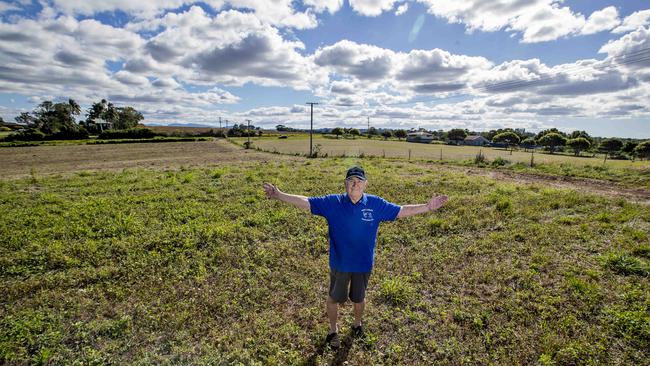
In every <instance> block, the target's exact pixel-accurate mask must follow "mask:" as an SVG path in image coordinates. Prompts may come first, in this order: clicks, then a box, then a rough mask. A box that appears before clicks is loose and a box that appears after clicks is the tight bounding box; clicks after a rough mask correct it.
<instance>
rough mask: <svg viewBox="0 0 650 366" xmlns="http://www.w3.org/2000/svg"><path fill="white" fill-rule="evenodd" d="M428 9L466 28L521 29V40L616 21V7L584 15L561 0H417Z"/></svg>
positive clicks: (589, 31) (548, 38) (558, 35)
mask: <svg viewBox="0 0 650 366" xmlns="http://www.w3.org/2000/svg"><path fill="white" fill-rule="evenodd" d="M419 1H420V2H422V3H424V4H426V5H427V6H428V8H429V10H428V11H429V13H431V14H433V15H435V16H437V17H440V18H444V19H446V20H447V21H448V22H450V23H463V24H465V26H466V27H467V30H468V31H469V32H473V31H476V30H480V31H486V32H494V31H499V30H506V31H514V32H517V33H521V35H522V42H524V43H537V42H547V41H553V40H556V39H558V38H562V37H569V36H575V35H578V34H592V33H595V32H599V31H602V30H608V29H611V28H613V27H615V26H616V25H617V24H618V21H619V20H618V14H617V11H616V8H614V7H611V6H610V7H607V8H604V9H601V10H598V11H595V12H594V13H592V15H591V16H590V17H589V19H588V20H585V17H584V15H582V14H580V13H575V12H573V11H572V10H571V9H570V8H569V7H566V6H565V7H563V6H561V4H562V1H561V0H530V1H520V0H497V1H481V0H456V1H436V0H419Z"/></svg>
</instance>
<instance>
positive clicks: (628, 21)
mask: <svg viewBox="0 0 650 366" xmlns="http://www.w3.org/2000/svg"><path fill="white" fill-rule="evenodd" d="M646 25H650V9H647V10H641V11H637V12H634V13H632V14H630V15H629V16H627V17H626V18H625V19H623V22H622V24H621V25H620V26H618V27H616V28H615V29H614V30H613V31H612V33H626V32H629V31H633V30H635V29H637V28H639V27H643V26H646Z"/></svg>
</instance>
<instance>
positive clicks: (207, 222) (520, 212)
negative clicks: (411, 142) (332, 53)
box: [0, 143, 650, 365]
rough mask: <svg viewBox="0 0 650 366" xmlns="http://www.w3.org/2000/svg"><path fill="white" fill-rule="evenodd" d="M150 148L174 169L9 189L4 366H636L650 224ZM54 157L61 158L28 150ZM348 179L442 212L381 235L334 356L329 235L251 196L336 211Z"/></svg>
mask: <svg viewBox="0 0 650 366" xmlns="http://www.w3.org/2000/svg"><path fill="white" fill-rule="evenodd" d="M196 144H206V143H196ZM144 145H146V144H144ZM151 145H156V146H147V148H150V149H161V150H160V152H159V154H158V156H164V157H165V159H168V160H166V162H165V164H160V165H156V166H154V168H155V169H150V168H148V164H149V162H150V161H152V160H153V159H151V160H146V163H142V164H141V165H137V164H136V165H130V164H125V165H126V167H128V169H118V167H114V166H112V165H108V166H105V165H101V164H99V165H97V166H90V168H89V166H88V165H83V166H84V167H85V168H84V170H79V168H76V167H75V165H74V164H73V165H65V164H64V163H63V162H60V163H56V164H60V166H61V167H67V170H66V173H65V174H56V173H54V174H49V173H48V174H47V175H43V174H40V173H39V172H38V170H37V171H32V172H31V174H27V175H22V174H20V173H19V172H14V174H13V175H11V177H7V176H6V175H3V177H4V178H3V179H2V180H0V213H1V214H0V215H1V217H0V237H1V240H0V278H1V282H0V302H1V304H2V307H1V308H0V319H1V320H0V361H1V363H4V364H31V363H33V364H45V363H50V364H68V363H74V362H76V363H79V364H142V365H144V364H238V363H240V364H264V365H266V364H280V365H285V364H342V363H343V362H345V361H347V362H348V363H349V364H355V365H362V364H443V365H445V364H448V365H457V364H481V365H484V364H495V365H517V364H542V365H580V364H624V365H641V364H647V360H648V358H649V357H650V353H649V351H648V350H649V349H650V283H649V280H648V279H649V277H648V275H649V271H650V267H649V261H650V242H649V238H648V232H649V231H650V209H649V208H648V206H646V205H638V204H633V203H630V202H628V201H626V200H624V199H621V198H612V197H609V196H598V195H591V194H583V193H578V192H576V191H573V190H567V189H560V190H557V189H551V188H548V187H546V186H543V185H539V184H532V185H529V184H517V183H506V182H503V181H499V180H495V179H491V178H489V177H484V176H471V175H467V174H464V173H463V172H456V171H454V170H450V169H447V168H446V167H445V166H443V165H440V166H436V165H435V164H424V163H422V162H407V161H398V160H397V161H396V160H386V159H370V158H365V159H358V158H336V159H309V160H305V159H302V158H290V157H283V156H281V155H271V154H262V153H259V152H254V151H253V152H250V151H243V150H239V149H236V147H234V146H233V145H228V144H221V145H220V144H217V145H216V146H215V147H211V148H210V149H217V151H218V153H217V152H213V153H211V154H210V156H212V159H210V160H207V159H206V160H202V159H204V158H205V157H201V158H197V159H195V160H185V158H183V159H178V160H173V159H171V158H169V157H168V155H170V156H171V155H174V156H175V155H178V154H179V153H180V152H181V151H182V149H181V150H178V151H172V152H167V151H166V150H164V151H163V149H168V148H170V147H167V146H164V145H165V144H151ZM182 146H186V148H191V146H189V145H187V144H185V145H182ZM197 146H198V145H197ZM225 146H233V147H231V148H228V147H225ZM134 147H135V146H133V145H122V146H115V147H104V146H103V147H102V148H112V149H113V150H110V151H113V152H114V154H116V155H119V154H120V153H123V152H121V151H122V149H125V148H134ZM55 148H57V149H71V148H72V147H66V146H61V147H41V149H55ZM80 148H91V146H82V147H80ZM92 148H95V147H94V146H92ZM20 149H37V148H20ZM44 151H47V152H49V153H52V151H54V150H44ZM84 151H86V150H84ZM106 151H109V150H101V154H107V152H106ZM151 151H153V150H151ZM210 151H212V150H210ZM67 153H70V150H68V151H67ZM139 154H140V155H138V156H140V157H142V156H146V155H148V154H149V153H143V152H141V153H139ZM154 155H155V154H154ZM102 156H103V158H105V159H110V156H108V155H102ZM188 158H189V156H188ZM24 159H28V157H25V158H24ZM123 159H126V158H123ZM124 161H127V160H124ZM128 161H134V162H137V159H134V160H128ZM355 163H361V164H362V165H364V166H365V167H366V168H367V169H366V170H367V172H368V174H369V177H370V180H371V181H370V187H369V193H373V194H378V195H381V196H384V197H386V198H387V199H389V200H392V201H394V202H396V203H399V204H406V203H419V202H424V201H425V200H426V199H427V198H428V197H429V196H430V195H431V194H432V193H433V192H438V193H444V194H447V195H449V196H450V197H451V200H450V202H449V204H448V205H447V206H446V207H445V208H444V209H443V210H442V211H441V212H438V213H434V214H429V215H425V216H416V217H412V218H408V219H405V220H398V221H397V222H395V223H386V224H383V226H382V227H381V229H380V234H379V239H378V245H377V263H376V267H375V269H374V272H373V275H372V278H371V280H370V289H369V295H368V296H369V304H368V307H367V313H366V324H367V329H368V335H367V337H366V338H365V339H364V340H353V339H352V338H351V337H350V336H349V326H350V324H351V321H352V319H351V307H350V306H349V305H348V306H346V308H345V309H344V310H343V312H342V315H343V316H342V319H341V325H342V329H343V331H344V340H343V347H342V348H341V349H340V350H339V351H338V352H333V351H331V350H329V349H327V348H326V347H325V346H324V344H323V339H324V336H325V333H326V332H327V325H326V316H325V309H324V299H325V296H326V289H327V278H328V277H327V276H328V274H327V273H328V269H327V256H328V247H327V227H326V224H325V222H324V221H323V220H322V219H321V218H318V217H313V216H310V215H308V214H307V213H305V212H302V211H299V210H298V209H294V208H291V207H288V206H286V205H283V204H281V203H280V202H277V201H269V200H267V199H265V198H264V197H263V192H262V189H261V184H262V182H264V181H270V182H274V183H277V184H278V185H279V186H280V188H282V189H284V190H286V191H289V192H292V193H298V194H305V195H319V194H326V193H331V192H339V191H341V189H342V174H343V172H344V171H345V169H346V168H347V167H349V166H351V165H353V164H355ZM86 169H92V170H86Z"/></svg>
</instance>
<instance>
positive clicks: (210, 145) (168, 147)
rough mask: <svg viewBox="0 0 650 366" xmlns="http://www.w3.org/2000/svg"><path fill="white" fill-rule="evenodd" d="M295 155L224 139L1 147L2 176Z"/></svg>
mask: <svg viewBox="0 0 650 366" xmlns="http://www.w3.org/2000/svg"><path fill="white" fill-rule="evenodd" d="M291 159H295V157H291V156H283V155H272V154H267V153H261V152H257V151H254V150H244V149H242V148H240V147H237V146H235V145H233V144H231V143H229V142H227V141H225V140H214V141H197V142H161V143H134V144H107V145H61V146H29V147H6V148H0V176H2V178H20V177H25V176H29V175H31V174H32V172H33V173H34V174H39V175H41V174H66V173H71V172H77V171H94V170H109V171H110V170H122V169H125V168H127V169H128V168H151V169H174V168H179V167H181V166H184V167H200V166H210V165H220V164H223V163H224V162H236V161H270V160H291Z"/></svg>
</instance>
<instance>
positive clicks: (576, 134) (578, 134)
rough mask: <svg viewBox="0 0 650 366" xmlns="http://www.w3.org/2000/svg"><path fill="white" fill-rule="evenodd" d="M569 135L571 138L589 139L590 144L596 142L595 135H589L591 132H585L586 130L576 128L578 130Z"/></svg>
mask: <svg viewBox="0 0 650 366" xmlns="http://www.w3.org/2000/svg"><path fill="white" fill-rule="evenodd" d="M567 137H568V138H569V139H577V138H578V137H583V138H585V139H587V141H589V145H590V146H591V145H593V144H594V139H593V137H591V136H589V134H588V133H587V132H585V131H577V130H576V131H573V132H571V134H570V135H568V136H567Z"/></svg>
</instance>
